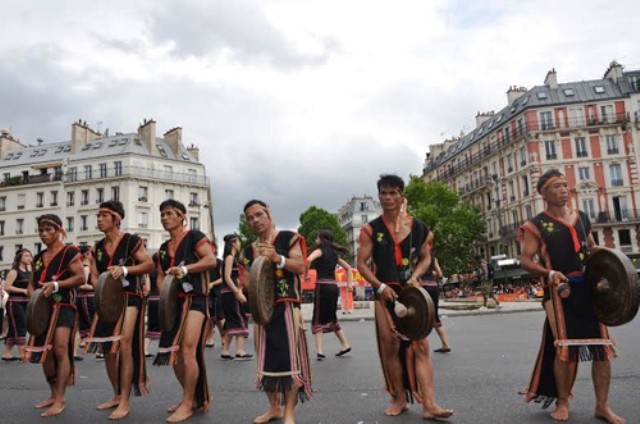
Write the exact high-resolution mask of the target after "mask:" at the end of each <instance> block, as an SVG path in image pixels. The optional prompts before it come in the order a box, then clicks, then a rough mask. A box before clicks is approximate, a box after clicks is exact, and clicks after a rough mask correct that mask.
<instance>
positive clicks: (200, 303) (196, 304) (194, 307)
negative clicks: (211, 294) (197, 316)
mask: <svg viewBox="0 0 640 424" xmlns="http://www.w3.org/2000/svg"><path fill="white" fill-rule="evenodd" d="M189 310H190V311H198V312H202V313H203V314H204V315H205V316H206V315H207V298H206V296H193V298H192V299H191V306H190V307H189Z"/></svg>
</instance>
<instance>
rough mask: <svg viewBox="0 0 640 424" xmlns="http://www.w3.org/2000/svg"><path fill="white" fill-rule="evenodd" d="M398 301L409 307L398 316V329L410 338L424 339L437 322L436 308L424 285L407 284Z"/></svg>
mask: <svg viewBox="0 0 640 424" xmlns="http://www.w3.org/2000/svg"><path fill="white" fill-rule="evenodd" d="M398 302H400V303H401V304H403V305H404V306H405V307H406V308H407V312H406V315H405V316H404V317H402V318H398V321H399V322H398V331H399V332H400V333H401V334H403V335H405V336H406V337H408V338H409V339H410V340H422V339H424V338H425V337H427V336H428V335H429V333H431V330H433V326H434V325H435V322H436V308H435V306H434V304H433V300H432V299H431V296H429V293H427V291H426V290H425V289H423V288H422V287H416V286H407V287H405V288H404V289H402V291H400V293H399V294H398Z"/></svg>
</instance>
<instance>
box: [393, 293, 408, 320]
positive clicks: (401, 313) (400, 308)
mask: <svg viewBox="0 0 640 424" xmlns="http://www.w3.org/2000/svg"><path fill="white" fill-rule="evenodd" d="M393 312H395V313H396V315H397V316H398V318H404V317H406V316H407V307H406V306H404V305H403V304H402V303H400V302H399V301H398V299H397V298H393Z"/></svg>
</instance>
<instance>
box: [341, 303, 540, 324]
mask: <svg viewBox="0 0 640 424" xmlns="http://www.w3.org/2000/svg"><path fill="white" fill-rule="evenodd" d="M447 311H451V312H447ZM538 311H541V312H543V311H544V309H542V307H541V306H540V304H538V303H536V304H534V305H531V306H528V307H524V308H522V309H511V310H505V309H499V310H496V309H493V308H492V309H488V310H485V311H479V310H474V311H456V310H450V309H444V308H441V309H440V315H441V316H443V317H445V319H446V318H453V317H456V318H458V317H472V316H479V315H510V314H518V313H521V312H538ZM373 319H374V316H373V311H371V313H370V314H367V315H361V316H357V315H356V316H354V315H353V314H351V315H342V314H340V313H339V315H338V322H347V321H351V322H353V321H356V322H358V321H361V320H364V321H373Z"/></svg>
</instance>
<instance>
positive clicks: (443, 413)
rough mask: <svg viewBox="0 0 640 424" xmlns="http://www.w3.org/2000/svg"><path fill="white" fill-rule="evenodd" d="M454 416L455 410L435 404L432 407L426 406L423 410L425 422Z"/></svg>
mask: <svg viewBox="0 0 640 424" xmlns="http://www.w3.org/2000/svg"><path fill="white" fill-rule="evenodd" d="M452 415H453V409H444V408H441V407H440V406H439V405H437V404H434V405H433V406H432V407H430V408H427V407H426V406H425V407H424V408H423V409H422V419H423V420H437V419H438V418H449V417H450V416H452Z"/></svg>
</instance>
